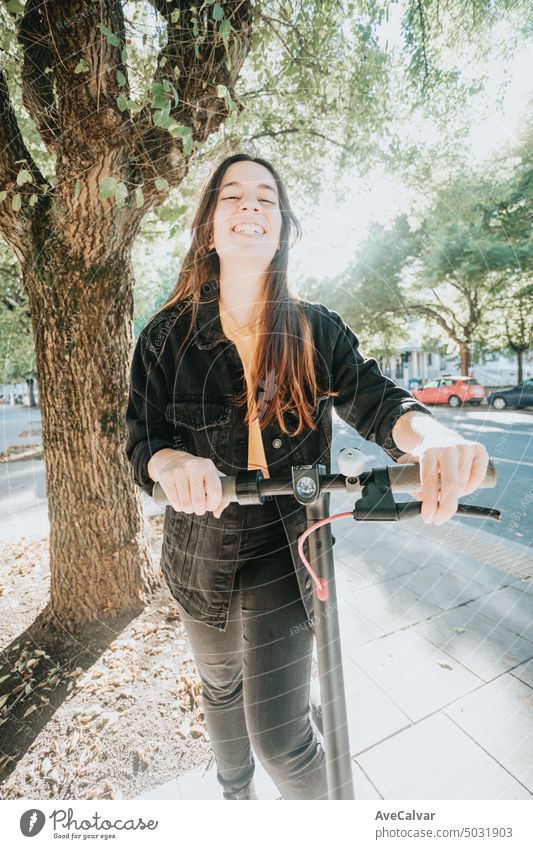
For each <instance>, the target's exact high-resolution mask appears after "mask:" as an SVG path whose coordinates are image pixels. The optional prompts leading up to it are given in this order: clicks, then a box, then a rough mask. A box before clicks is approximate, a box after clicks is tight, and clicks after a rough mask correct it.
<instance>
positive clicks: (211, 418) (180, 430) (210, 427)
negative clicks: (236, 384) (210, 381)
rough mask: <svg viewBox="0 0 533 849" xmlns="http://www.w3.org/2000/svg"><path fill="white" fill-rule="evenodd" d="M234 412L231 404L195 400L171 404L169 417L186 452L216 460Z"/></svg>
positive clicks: (171, 402) (168, 411) (167, 410)
mask: <svg viewBox="0 0 533 849" xmlns="http://www.w3.org/2000/svg"><path fill="white" fill-rule="evenodd" d="M232 412H233V410H232V407H231V404H230V403H229V402H224V401H213V400H204V399H203V398H191V399H183V400H182V399H180V400H179V401H170V402H169V403H168V404H167V406H166V408H165V418H166V420H167V421H168V422H170V424H172V425H173V426H174V430H175V436H176V438H178V437H179V439H180V443H181V445H183V446H184V447H185V450H186V451H188V452H189V453H191V454H195V455H196V456H197V457H208V458H210V459H213V460H214V459H215V457H216V458H217V459H218V449H219V448H220V447H222V446H223V445H224V439H225V436H224V434H227V432H228V427H227V426H228V425H229V423H230V421H231V418H232Z"/></svg>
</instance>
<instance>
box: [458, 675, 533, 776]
mask: <svg viewBox="0 0 533 849" xmlns="http://www.w3.org/2000/svg"><path fill="white" fill-rule="evenodd" d="M444 713H445V714H446V716H449V717H450V719H453V721H454V722H456V723H457V725H459V726H460V727H461V728H462V729H463V730H464V731H465V732H466V733H467V734H468V735H469V737H471V738H472V740H475V742H476V743H478V744H479V745H480V746H481V747H482V748H483V749H484V750H485V751H486V752H488V753H489V754H490V755H492V757H493V758H494V759H495V760H496V761H498V763H500V764H501V765H502V766H503V767H504V768H505V769H506V770H507V771H508V772H509V773H510V774H511V775H513V776H514V778H516V779H517V780H518V781H520V782H521V783H522V784H523V785H524V786H525V787H527V789H528V790H529V791H530V792H533V690H532V689H531V687H529V686H528V685H527V684H524V683H523V681H519V680H518V679H517V678H516V677H514V676H513V675H510V674H509V673H506V674H505V675H501V676H500V677H499V678H496V679H495V680H494V681H491V682H490V683H488V684H485V685H484V686H483V687H480V688H479V689H478V690H476V691H475V692H473V693H470V694H469V695H467V696H464V697H463V698H462V699H460V700H459V701H458V702H456V703H455V704H453V705H449V706H448V707H447V708H445V710H444Z"/></svg>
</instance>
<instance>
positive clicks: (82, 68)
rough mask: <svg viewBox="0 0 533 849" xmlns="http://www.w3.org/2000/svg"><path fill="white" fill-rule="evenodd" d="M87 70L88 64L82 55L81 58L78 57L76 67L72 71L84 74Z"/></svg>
mask: <svg viewBox="0 0 533 849" xmlns="http://www.w3.org/2000/svg"><path fill="white" fill-rule="evenodd" d="M88 70H89V66H88V64H87V62H86V61H85V59H84V58H83V56H82V58H81V59H80V61H79V62H78V64H77V65H76V67H75V68H74V73H75V74H85V73H86V72H87V71H88Z"/></svg>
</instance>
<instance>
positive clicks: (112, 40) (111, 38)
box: [96, 24, 120, 47]
mask: <svg viewBox="0 0 533 849" xmlns="http://www.w3.org/2000/svg"><path fill="white" fill-rule="evenodd" d="M96 26H97V27H98V29H99V30H100V32H101V33H103V34H104V35H105V37H106V38H107V43H108V44H111V45H112V46H113V47H120V38H119V37H118V35H115V33H114V32H111V30H110V29H108V28H107V27H105V26H104V25H103V24H96Z"/></svg>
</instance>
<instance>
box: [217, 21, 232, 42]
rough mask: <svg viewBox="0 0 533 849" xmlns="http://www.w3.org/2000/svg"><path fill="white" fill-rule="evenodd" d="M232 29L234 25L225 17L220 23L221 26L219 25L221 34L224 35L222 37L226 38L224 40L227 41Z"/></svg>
mask: <svg viewBox="0 0 533 849" xmlns="http://www.w3.org/2000/svg"><path fill="white" fill-rule="evenodd" d="M231 30H232V26H231V24H230V22H229V21H228V19H227V18H225V19H224V20H223V21H222V22H221V24H220V26H219V28H218V31H219V33H220V35H221V36H222V38H223V39H224V41H225V40H226V39H227V37H228V36H229V34H230V32H231Z"/></svg>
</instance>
